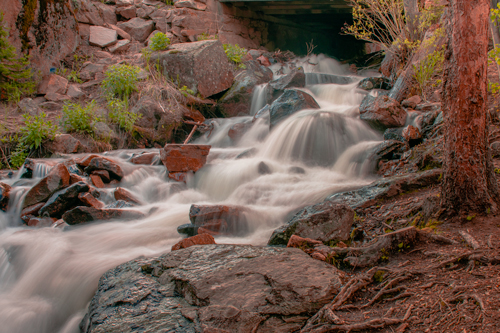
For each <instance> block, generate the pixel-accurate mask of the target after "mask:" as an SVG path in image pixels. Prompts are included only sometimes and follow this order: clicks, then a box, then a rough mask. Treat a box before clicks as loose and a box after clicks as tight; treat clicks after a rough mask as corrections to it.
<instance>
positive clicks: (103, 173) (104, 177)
mask: <svg viewBox="0 0 500 333" xmlns="http://www.w3.org/2000/svg"><path fill="white" fill-rule="evenodd" d="M91 174H92V175H97V176H99V177H101V179H102V181H103V182H105V183H109V182H110V180H111V178H110V177H109V172H107V171H106V170H94V171H92V173H91Z"/></svg>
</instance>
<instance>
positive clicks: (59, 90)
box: [38, 74, 69, 95]
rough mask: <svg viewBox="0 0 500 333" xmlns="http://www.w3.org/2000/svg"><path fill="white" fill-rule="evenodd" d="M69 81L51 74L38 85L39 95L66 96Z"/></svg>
mask: <svg viewBox="0 0 500 333" xmlns="http://www.w3.org/2000/svg"><path fill="white" fill-rule="evenodd" d="M68 83H69V81H68V79H66V78H64V77H62V76H60V75H56V74H50V75H47V76H45V77H44V78H43V79H42V82H40V85H38V94H40V95H46V94H51V93H55V94H65V93H66V90H67V89H68Z"/></svg>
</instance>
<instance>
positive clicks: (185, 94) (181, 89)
mask: <svg viewBox="0 0 500 333" xmlns="http://www.w3.org/2000/svg"><path fill="white" fill-rule="evenodd" d="M179 91H180V92H181V93H182V94H183V95H184V96H186V97H187V95H188V94H189V95H193V96H194V95H195V92H194V91H193V90H191V89H189V88H188V87H186V86H183V87H182V88H180V89H179Z"/></svg>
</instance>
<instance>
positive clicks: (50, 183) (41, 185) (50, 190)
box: [22, 163, 69, 208]
mask: <svg viewBox="0 0 500 333" xmlns="http://www.w3.org/2000/svg"><path fill="white" fill-rule="evenodd" d="M68 186H69V171H68V168H67V167H66V166H65V165H64V164H62V163H60V164H57V165H56V166H54V167H53V168H52V170H50V173H49V174H48V175H47V177H45V178H43V179H42V180H40V181H39V182H38V183H37V184H36V185H35V186H33V187H32V188H31V189H30V190H29V191H28V193H27V194H26V198H25V199H24V202H23V205H22V208H26V207H29V206H32V205H34V204H36V203H39V202H42V201H46V200H47V199H48V198H50V196H51V195H52V194H54V193H55V192H56V191H58V190H60V189H61V188H65V187H68Z"/></svg>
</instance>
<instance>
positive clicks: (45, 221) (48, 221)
mask: <svg viewBox="0 0 500 333" xmlns="http://www.w3.org/2000/svg"><path fill="white" fill-rule="evenodd" d="M56 221H57V219H55V218H52V217H32V218H30V219H29V220H28V222H26V224H27V225H28V227H37V228H43V227H50V226H51V225H52V224H53V223H54V222H56Z"/></svg>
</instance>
